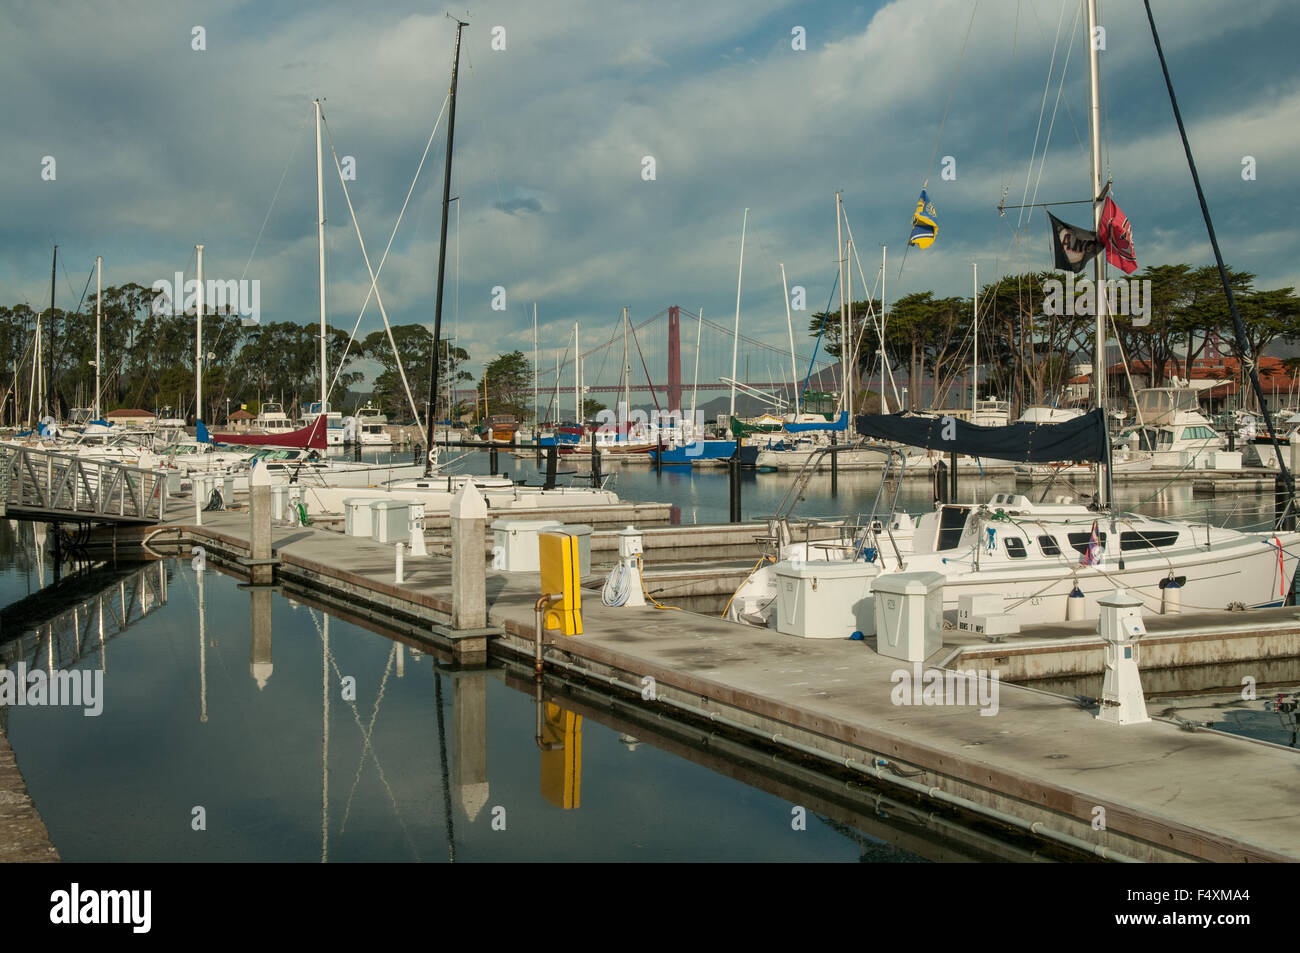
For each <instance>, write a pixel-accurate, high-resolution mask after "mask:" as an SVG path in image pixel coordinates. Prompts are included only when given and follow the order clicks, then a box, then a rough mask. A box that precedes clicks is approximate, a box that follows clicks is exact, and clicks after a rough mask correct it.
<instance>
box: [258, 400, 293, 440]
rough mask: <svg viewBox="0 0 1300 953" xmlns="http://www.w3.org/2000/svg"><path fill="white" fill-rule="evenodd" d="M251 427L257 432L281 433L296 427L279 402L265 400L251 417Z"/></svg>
mask: <svg viewBox="0 0 1300 953" xmlns="http://www.w3.org/2000/svg"><path fill="white" fill-rule="evenodd" d="M253 429H254V430H255V431H257V432H258V433H264V434H276V435H282V434H287V433H289V432H290V431H291V430H297V429H298V428H297V427H295V426H294V423H293V421H292V420H290V419H289V415H288V414H286V413H285V412H284V408H283V407H282V406H280V404H278V403H276V402H275V401H267V402H266V403H265V404H263V405H262V409H261V410H260V411H258V414H257V416H256V417H255V418H254V419H253Z"/></svg>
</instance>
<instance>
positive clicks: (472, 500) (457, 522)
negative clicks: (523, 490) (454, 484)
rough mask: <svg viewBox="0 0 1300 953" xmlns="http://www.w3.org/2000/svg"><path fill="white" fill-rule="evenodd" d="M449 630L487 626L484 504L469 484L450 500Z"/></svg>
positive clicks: (485, 517) (485, 504) (480, 496)
mask: <svg viewBox="0 0 1300 953" xmlns="http://www.w3.org/2000/svg"><path fill="white" fill-rule="evenodd" d="M450 516H451V593H452V596H451V627H452V628H453V629H481V628H483V627H484V626H486V625H487V565H486V563H485V562H484V559H483V537H484V534H485V533H486V532H487V502H486V501H485V500H484V499H483V496H482V494H481V493H479V491H478V488H477V487H476V486H474V481H473V480H466V481H465V484H464V486H462V487H461V488H460V490H459V491H458V492H457V493H456V495H455V496H453V497H452V499H451V509H450Z"/></svg>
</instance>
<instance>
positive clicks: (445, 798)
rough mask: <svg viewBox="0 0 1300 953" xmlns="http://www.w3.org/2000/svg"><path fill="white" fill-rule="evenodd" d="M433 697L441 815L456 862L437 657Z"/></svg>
mask: <svg viewBox="0 0 1300 953" xmlns="http://www.w3.org/2000/svg"><path fill="white" fill-rule="evenodd" d="M433 666H434V667H433V698H434V707H435V708H436V709H437V711H438V761H439V764H440V765H441V768H442V816H443V819H444V820H445V821H446V823H447V859H448V860H450V861H451V862H452V863H453V864H454V863H455V862H456V837H455V833H454V831H453V829H452V823H451V782H450V780H449V778H448V777H447V731H446V728H445V726H444V724H443V716H442V676H441V675H440V674H439V673H438V662H437V659H435V660H434V663H433Z"/></svg>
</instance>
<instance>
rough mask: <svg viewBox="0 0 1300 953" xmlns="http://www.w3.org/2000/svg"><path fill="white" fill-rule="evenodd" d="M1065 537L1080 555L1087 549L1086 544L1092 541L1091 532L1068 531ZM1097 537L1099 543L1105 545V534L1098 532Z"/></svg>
mask: <svg viewBox="0 0 1300 953" xmlns="http://www.w3.org/2000/svg"><path fill="white" fill-rule="evenodd" d="M1067 538H1068V539H1069V541H1070V546H1071V547H1072V548H1073V549H1074V550H1075V551H1076V552H1077V553H1078V554H1079V555H1080V556H1082V555H1083V554H1084V553H1086V552H1087V551H1088V544H1089V543H1091V542H1092V533H1091V532H1088V533H1069V534H1068V535H1067ZM1097 538H1098V539H1100V540H1101V545H1102V546H1103V547H1104V546H1105V545H1106V534H1105V533H1098V534H1097Z"/></svg>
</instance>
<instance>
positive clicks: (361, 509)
mask: <svg viewBox="0 0 1300 953" xmlns="http://www.w3.org/2000/svg"><path fill="white" fill-rule="evenodd" d="M379 502H382V501H381V500H377V499H375V498H374V497H373V496H350V497H348V498H347V499H345V500H344V501H343V534H344V535H345V536H369V535H371V533H372V531H373V524H372V522H371V521H372V517H371V515H370V504H371V503H379Z"/></svg>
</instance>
